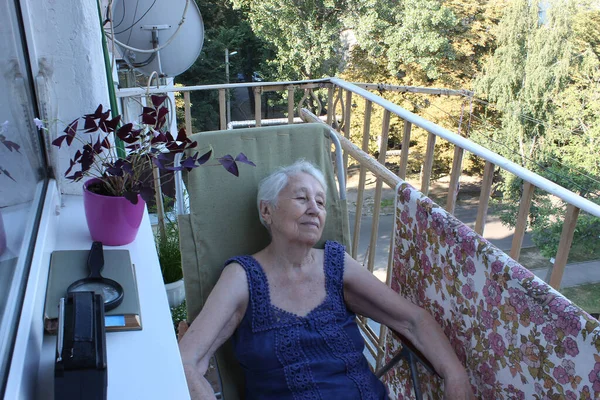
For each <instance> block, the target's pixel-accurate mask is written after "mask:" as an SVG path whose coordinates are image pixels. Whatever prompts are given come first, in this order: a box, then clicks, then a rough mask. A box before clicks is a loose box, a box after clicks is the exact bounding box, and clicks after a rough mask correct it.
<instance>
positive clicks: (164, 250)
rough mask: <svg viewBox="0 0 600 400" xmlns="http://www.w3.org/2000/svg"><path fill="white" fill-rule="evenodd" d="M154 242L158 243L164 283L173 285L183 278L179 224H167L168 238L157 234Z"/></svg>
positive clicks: (170, 222) (169, 222)
mask: <svg viewBox="0 0 600 400" xmlns="http://www.w3.org/2000/svg"><path fill="white" fill-rule="evenodd" d="M154 240H155V242H156V251H157V253H158V261H159V262H160V270H161V272H162V275H163V281H164V282H165V283H172V282H176V281H178V280H179V279H181V278H183V271H182V269H181V253H180V251H179V229H178V226H177V223H176V222H173V221H168V222H167V224H166V236H165V237H161V235H160V233H158V232H157V233H156V234H155V236H154Z"/></svg>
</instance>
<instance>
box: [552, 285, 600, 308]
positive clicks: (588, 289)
mask: <svg viewBox="0 0 600 400" xmlns="http://www.w3.org/2000/svg"><path fill="white" fill-rule="evenodd" d="M561 292H562V294H563V295H564V296H565V297H566V298H568V299H569V300H571V301H572V302H573V303H575V304H577V305H578V306H579V307H581V308H583V309H584V310H585V311H587V312H588V313H597V312H600V283H592V284H588V285H581V286H574V287H569V288H565V289H563V290H561Z"/></svg>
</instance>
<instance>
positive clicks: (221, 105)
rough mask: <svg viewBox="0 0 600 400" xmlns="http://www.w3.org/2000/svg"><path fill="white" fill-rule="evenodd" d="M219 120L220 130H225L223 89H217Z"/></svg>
mask: <svg viewBox="0 0 600 400" xmlns="http://www.w3.org/2000/svg"><path fill="white" fill-rule="evenodd" d="M219 119H220V121H221V130H225V129H227V118H226V114H225V89H219Z"/></svg>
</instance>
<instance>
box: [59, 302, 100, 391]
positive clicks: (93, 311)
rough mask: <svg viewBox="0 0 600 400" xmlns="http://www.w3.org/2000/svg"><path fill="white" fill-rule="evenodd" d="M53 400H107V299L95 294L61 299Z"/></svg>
mask: <svg viewBox="0 0 600 400" xmlns="http://www.w3.org/2000/svg"><path fill="white" fill-rule="evenodd" d="M59 308H60V311H59V318H58V320H59V322H58V325H59V326H58V336H57V342H56V362H55V364H54V398H55V399H57V400H58V399H60V400H79V399H82V400H83V399H85V400H106V390H107V383H108V382H107V366H106V333H105V327H104V300H103V298H102V296H101V295H99V294H96V293H94V292H73V293H69V294H68V295H67V298H66V299H65V298H62V299H60V305H59Z"/></svg>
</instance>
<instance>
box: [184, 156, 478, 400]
mask: <svg viewBox="0 0 600 400" xmlns="http://www.w3.org/2000/svg"><path fill="white" fill-rule="evenodd" d="M325 194H326V184H325V179H324V177H323V174H322V173H321V172H320V171H319V170H317V169H316V168H315V167H314V166H312V165H311V164H310V163H308V162H305V161H299V162H296V163H295V164H293V165H291V166H288V167H283V168H280V169H279V170H277V171H275V172H274V173H273V174H271V175H270V176H268V177H267V178H265V179H263V180H262V181H261V183H260V185H259V189H258V199H257V201H258V210H259V214H260V219H261V222H262V223H263V224H264V226H265V227H266V228H267V229H268V231H269V233H270V235H271V243H270V244H269V245H268V246H267V247H266V248H264V249H262V250H261V251H259V252H258V253H256V254H254V255H252V256H242V257H235V258H233V259H231V260H229V261H228V262H227V263H226V267H225V268H224V270H223V272H222V274H221V277H220V278H219V281H218V282H217V284H216V286H215V287H214V289H213V291H212V293H211V294H210V296H209V298H208V300H207V302H206V305H205V306H204V308H203V309H202V312H201V313H200V314H199V315H198V317H197V318H196V320H195V321H194V323H193V324H192V325H191V327H190V328H189V330H188V332H187V333H186V334H185V336H184V337H183V339H182V340H181V342H180V350H181V355H182V359H183V366H184V370H185V374H186V378H187V381H188V385H189V390H190V394H191V396H192V398H193V399H205V398H206V399H208V398H214V394H213V391H212V388H211V387H210V385H209V384H208V382H207V381H206V380H205V379H204V377H203V375H204V373H205V372H206V370H207V366H208V361H209V359H210V357H211V356H212V355H213V353H214V352H215V351H216V350H217V348H218V347H219V346H221V344H223V343H224V342H225V341H226V340H227V339H229V338H230V337H231V336H232V335H233V344H234V350H235V353H236V356H237V358H238V360H239V362H240V364H241V365H242V367H243V369H244V371H245V375H246V398H247V399H273V400H282V399H325V400H327V399H386V398H387V394H386V389H385V387H384V385H383V384H382V383H381V382H380V381H379V380H378V379H377V378H376V377H375V375H374V374H373V373H372V372H371V370H370V369H369V366H368V363H367V360H366V359H365V357H364V356H363V349H364V342H363V338H362V336H361V334H360V332H359V329H358V326H357V324H356V322H355V314H360V315H364V316H366V317H369V318H372V319H373V320H375V321H378V322H380V323H382V324H385V325H387V326H388V327H390V328H392V329H394V330H396V331H397V332H400V333H401V334H402V335H404V336H405V337H406V338H407V339H409V340H410V341H411V342H412V343H413V344H414V345H415V346H416V347H417V348H418V349H419V350H420V351H421V352H422V353H423V354H424V355H425V356H426V357H427V358H428V359H429V360H430V361H431V363H432V364H433V365H434V367H435V369H436V371H437V372H438V373H439V374H440V376H442V377H443V378H444V391H445V397H446V398H447V399H469V398H471V396H472V392H471V387H470V384H469V381H468V377H467V374H466V372H465V370H464V368H463V366H462V365H461V363H460V362H459V360H458V358H457V357H456V355H455V353H454V350H453V349H452V347H451V346H450V343H449V342H448V340H447V339H446V337H445V336H444V334H443V332H442V330H441V329H440V327H439V326H438V324H437V323H436V321H435V320H434V319H433V318H432V317H431V316H430V315H429V314H428V313H427V312H426V311H424V310H423V309H421V308H419V307H417V306H415V305H413V304H412V303H410V302H409V301H407V300H405V299H404V298H403V297H401V296H399V295H398V294H397V293H395V292H394V291H393V290H391V289H390V288H388V287H387V286H386V285H384V284H383V283H381V282H380V281H379V280H378V279H377V278H375V277H374V276H373V275H372V274H371V273H370V272H369V271H368V270H366V269H365V268H363V267H362V266H361V265H360V264H359V263H358V262H357V261H355V260H354V259H353V258H352V257H350V255H348V254H347V253H346V252H345V251H344V247H343V246H342V245H340V244H339V243H336V242H327V243H326V245H325V249H324V250H320V249H315V248H313V246H314V245H315V244H316V243H317V242H318V241H319V239H320V238H321V233H322V232H323V227H324V225H325V217H326V211H325V204H326V202H327V198H326V195H325Z"/></svg>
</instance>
